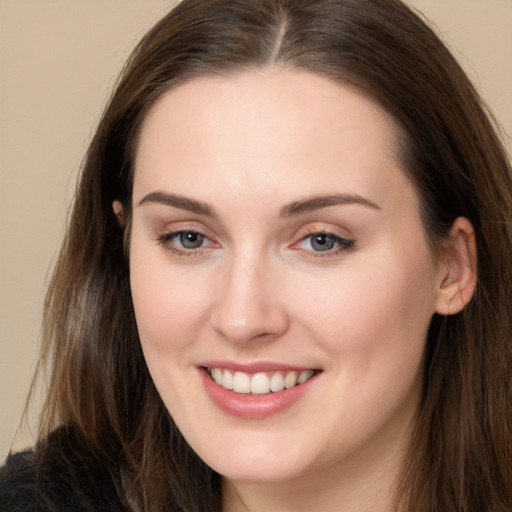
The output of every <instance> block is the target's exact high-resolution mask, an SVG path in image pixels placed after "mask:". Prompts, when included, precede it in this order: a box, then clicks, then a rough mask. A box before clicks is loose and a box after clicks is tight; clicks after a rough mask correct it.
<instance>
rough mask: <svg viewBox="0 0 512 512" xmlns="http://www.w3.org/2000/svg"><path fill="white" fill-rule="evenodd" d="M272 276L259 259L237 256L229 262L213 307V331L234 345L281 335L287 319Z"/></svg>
mask: <svg viewBox="0 0 512 512" xmlns="http://www.w3.org/2000/svg"><path fill="white" fill-rule="evenodd" d="M226 274H227V279H226ZM275 277H276V276H275V273H272V272H271V271H270V269H269V265H265V264H264V263H263V262H262V261H260V260H258V261H256V260H255V259H254V258H250V257H240V258H239V259H238V260H237V261H233V262H231V265H230V267H229V269H228V270H227V272H226V273H225V274H224V275H223V278H224V279H223V282H222V283H221V284H220V286H221V290H220V292H219V295H218V300H217V301H216V303H215V304H214V307H213V313H212V318H211V321H212V327H213V329H214V330H215V331H216V332H217V333H218V334H220V335H221V336H222V337H223V338H225V339H226V340H228V341H230V342H232V343H238V344H240V343H246V342H249V341H257V340H258V341H260V342H261V341H270V340H272V339H275V338H277V337H279V336H281V335H282V334H284V333H285V332H286V331H287V329H288V327H289V318H288V314H287V311H286V307H285V304H284V301H283V300H282V297H281V294H280V293H279V284H278V281H279V279H276V278H275Z"/></svg>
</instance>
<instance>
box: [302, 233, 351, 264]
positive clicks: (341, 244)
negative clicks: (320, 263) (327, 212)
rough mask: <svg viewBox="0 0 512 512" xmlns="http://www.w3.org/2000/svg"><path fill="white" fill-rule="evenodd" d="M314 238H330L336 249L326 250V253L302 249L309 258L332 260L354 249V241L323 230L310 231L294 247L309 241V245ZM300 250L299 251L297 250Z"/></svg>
mask: <svg viewBox="0 0 512 512" xmlns="http://www.w3.org/2000/svg"><path fill="white" fill-rule="evenodd" d="M314 237H317V238H318V237H327V238H330V239H331V240H332V241H333V242H334V243H335V244H337V247H336V248H334V249H328V250H326V251H314V250H312V249H302V250H304V251H305V252H307V253H308V256H309V257H312V258H332V257H334V256H339V255H340V254H341V253H343V252H346V251H353V250H354V249H355V241H354V240H350V239H348V238H344V237H342V236H339V235H336V234H334V233H330V232H328V231H324V230H312V231H310V232H308V233H307V234H306V235H305V236H303V237H302V238H301V239H300V241H299V242H297V243H295V244H294V246H296V245H298V244H301V243H303V242H305V241H306V240H308V239H309V240H310V244H311V243H312V241H313V238H314ZM298 250H301V249H298Z"/></svg>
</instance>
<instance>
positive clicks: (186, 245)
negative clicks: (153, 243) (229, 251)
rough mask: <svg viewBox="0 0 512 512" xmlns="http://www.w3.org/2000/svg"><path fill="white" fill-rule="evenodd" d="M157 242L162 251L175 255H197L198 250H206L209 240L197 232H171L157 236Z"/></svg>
mask: <svg viewBox="0 0 512 512" xmlns="http://www.w3.org/2000/svg"><path fill="white" fill-rule="evenodd" d="M157 241H158V243H159V244H161V245H162V246H163V247H164V249H166V250H168V251H171V252H173V253H175V254H182V255H184V256H186V255H197V252H198V250H199V249H202V248H206V246H208V245H209V243H210V244H211V240H210V239H209V238H208V237H207V236H206V235H203V234H201V233H198V232H197V231H185V230H183V231H173V232H172V233H165V234H163V235H160V236H158V238H157Z"/></svg>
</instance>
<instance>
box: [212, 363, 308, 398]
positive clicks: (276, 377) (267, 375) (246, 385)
mask: <svg viewBox="0 0 512 512" xmlns="http://www.w3.org/2000/svg"><path fill="white" fill-rule="evenodd" d="M207 371H208V373H209V374H210V375H211V377H212V379H213V380H214V381H215V382H216V383H217V384H218V385H219V386H222V387H223V388H225V389H230V390H233V391H235V393H244V394H248V393H252V394H254V395H266V394H268V393H270V392H273V393H277V392H278V391H282V390H283V389H285V388H286V389H290V388H293V387H294V386H297V385H299V384H304V382H306V381H307V380H309V379H310V378H311V377H312V376H313V375H314V374H315V371H314V370H303V371H301V372H300V373H298V372H296V371H289V372H286V373H285V372H282V371H278V372H274V373H272V372H258V373H255V374H252V375H251V374H248V373H244V372H235V373H233V372H231V371H230V370H224V369H222V368H208V369H207Z"/></svg>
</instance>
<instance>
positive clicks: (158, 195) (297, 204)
mask: <svg viewBox="0 0 512 512" xmlns="http://www.w3.org/2000/svg"><path fill="white" fill-rule="evenodd" d="M148 203H157V204H163V205H166V206H172V207H174V208H180V209H181V210H188V211H190V212H193V213H196V214H198V215H205V216H206V217H217V213H216V212H215V209H214V208H213V207H212V206H210V205H209V204H208V203H204V202H202V201H197V200H196V199H191V198H189V197H185V196H179V195H175V194H168V193H166V192H159V191H157V192H150V193H149V194H147V195H145V196H144V197H143V198H142V199H141V200H140V201H139V204H138V206H141V205H144V204H148ZM349 204H360V205H363V206H367V207H368V208H372V209H374V210H380V209H381V208H380V206H378V205H377V204H376V203H374V202H373V201H370V200H369V199H366V198H365V197H362V196H359V195H356V194H330V195H322V196H313V197H309V198H307V199H303V200H301V201H294V202H292V203H290V204H287V205H285V206H283V207H282V208H281V210H280V212H279V216H280V217H293V216H296V215H303V214H305V213H309V212H313V211H316V210H321V209H322V208H328V207H329V206H338V205H349Z"/></svg>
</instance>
